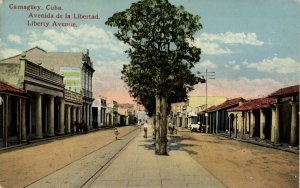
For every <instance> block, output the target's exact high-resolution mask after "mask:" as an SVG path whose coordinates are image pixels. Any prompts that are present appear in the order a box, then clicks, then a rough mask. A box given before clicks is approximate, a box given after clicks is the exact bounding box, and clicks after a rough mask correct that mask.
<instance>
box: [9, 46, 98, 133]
mask: <svg viewBox="0 0 300 188" xmlns="http://www.w3.org/2000/svg"><path fill="white" fill-rule="evenodd" d="M24 55H26V60H28V61H30V62H33V63H34V64H37V65H40V66H42V67H44V68H46V69H48V70H50V71H53V72H54V73H56V74H58V75H61V76H63V84H64V87H65V88H66V89H67V90H70V91H73V92H76V93H78V94H80V95H82V101H81V102H82V107H81V109H78V105H76V104H75V105H72V103H67V108H70V113H71V114H72V112H73V111H74V109H75V108H76V109H77V110H76V111H77V114H78V113H81V114H80V116H78V115H77V116H78V117H79V119H80V121H83V122H84V123H86V124H87V125H88V127H89V128H91V127H92V102H93V100H94V99H93V93H92V77H93V73H94V71H95V70H94V69H93V62H92V61H91V59H90V56H89V51H88V50H87V52H86V53H82V52H46V51H45V50H43V49H41V48H39V47H34V48H31V49H29V50H27V51H25V52H24ZM20 57H21V55H17V56H15V57H12V58H9V59H7V60H5V62H6V63H9V62H16V61H19V59H20ZM77 102H79V101H77ZM78 111H80V112H78ZM74 114H76V113H74ZM74 117H75V116H73V117H70V119H74ZM70 122H71V121H70Z"/></svg>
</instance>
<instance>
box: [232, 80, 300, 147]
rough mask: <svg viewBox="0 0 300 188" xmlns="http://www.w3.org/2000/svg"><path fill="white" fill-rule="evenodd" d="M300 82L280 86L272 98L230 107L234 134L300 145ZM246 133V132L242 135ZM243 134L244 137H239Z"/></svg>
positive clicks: (276, 142) (237, 136)
mask: <svg viewBox="0 0 300 188" xmlns="http://www.w3.org/2000/svg"><path fill="white" fill-rule="evenodd" d="M298 113H299V85H295V86H290V87H286V88H282V89H279V90H277V91H275V92H273V93H271V94H270V95H269V96H268V97H265V98H259V99H253V100H249V101H246V102H244V103H243V104H242V105H240V106H238V107H235V108H232V109H228V115H229V125H230V127H232V129H233V130H234V134H233V135H234V137H236V138H245V137H243V135H245V134H247V132H249V138H250V139H255V140H259V141H261V142H271V143H273V144H274V145H279V144H288V145H290V146H291V147H296V148H298V146H299V115H298ZM239 133H242V134H239ZM239 135H240V136H239Z"/></svg>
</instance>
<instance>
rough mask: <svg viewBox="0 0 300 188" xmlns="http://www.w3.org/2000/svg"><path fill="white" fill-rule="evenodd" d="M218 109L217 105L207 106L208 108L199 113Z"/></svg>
mask: <svg viewBox="0 0 300 188" xmlns="http://www.w3.org/2000/svg"><path fill="white" fill-rule="evenodd" d="M215 109H216V106H214V105H213V106H210V107H209V108H207V109H206V110H203V111H201V112H199V113H198V115H201V114H205V113H206V112H209V111H213V110H215Z"/></svg>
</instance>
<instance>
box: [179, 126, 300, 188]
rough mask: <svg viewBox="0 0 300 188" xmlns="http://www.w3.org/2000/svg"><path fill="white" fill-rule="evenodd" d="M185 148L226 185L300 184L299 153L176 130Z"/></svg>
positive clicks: (290, 185) (239, 187)
mask: <svg viewBox="0 0 300 188" xmlns="http://www.w3.org/2000/svg"><path fill="white" fill-rule="evenodd" d="M179 134H180V135H182V137H176V141H177V142H179V143H180V144H181V145H182V146H183V147H184V149H185V150H186V151H187V152H189V153H190V155H191V156H192V157H193V158H194V159H195V160H196V161H197V162H198V163H200V164H201V165H202V166H203V167H204V168H206V169H207V170H208V171H209V172H210V173H211V174H212V175H214V176H215V177H216V178H218V179H219V180H220V181H221V182H223V183H224V184H225V185H226V186H228V187H233V188H234V187H236V188H241V187H243V188H247V187H249V188H253V187H264V188H265V187H280V188H282V187H285V188H288V187H295V188H296V187H299V155H297V154H294V153H289V152H284V151H281V150H276V149H272V148H266V147H262V146H257V145H254V144H249V143H245V142H240V141H236V140H231V139H228V138H225V137H221V136H216V135H209V134H204V133H190V132H189V131H183V132H179Z"/></svg>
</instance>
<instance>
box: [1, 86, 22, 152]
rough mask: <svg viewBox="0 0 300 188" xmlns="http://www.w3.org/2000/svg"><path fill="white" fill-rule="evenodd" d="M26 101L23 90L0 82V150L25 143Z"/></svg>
mask: <svg viewBox="0 0 300 188" xmlns="http://www.w3.org/2000/svg"><path fill="white" fill-rule="evenodd" d="M27 100H28V96H27V95H26V93H25V91H24V90H22V89H17V88H15V87H13V86H10V85H8V84H6V83H4V82H2V81H0V148H2V147H9V146H13V145H16V144H21V143H22V142H23V141H26V139H27V138H26V137H27V133H26V121H25V120H26V119H25V114H26V112H25V110H26V106H25V103H26V101H27Z"/></svg>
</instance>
